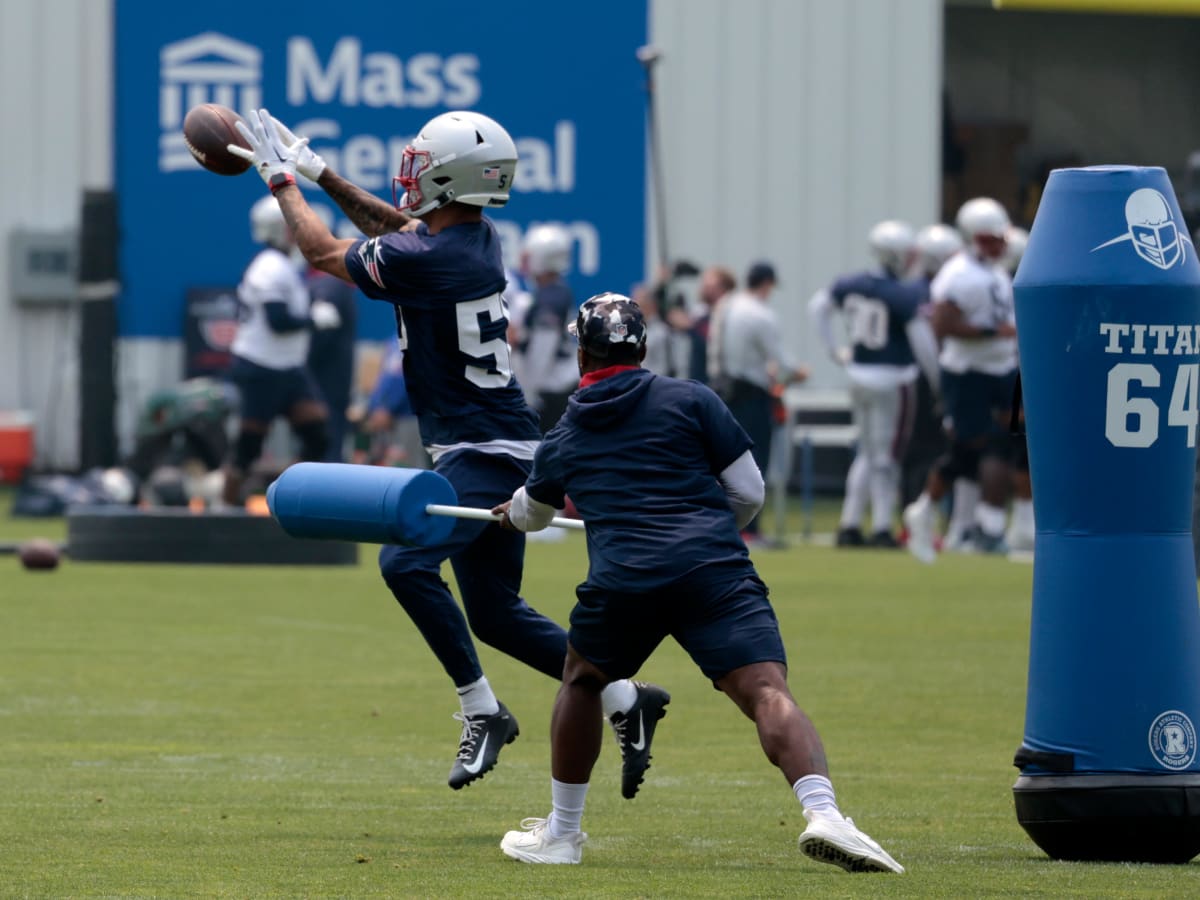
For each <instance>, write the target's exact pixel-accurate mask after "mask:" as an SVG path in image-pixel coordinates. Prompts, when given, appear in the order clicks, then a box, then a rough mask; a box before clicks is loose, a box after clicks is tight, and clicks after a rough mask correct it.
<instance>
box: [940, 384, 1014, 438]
mask: <svg viewBox="0 0 1200 900" xmlns="http://www.w3.org/2000/svg"><path fill="white" fill-rule="evenodd" d="M1016 381H1017V370H1016V369H1013V371H1011V372H1009V373H1008V374H1006V375H988V374H986V373H984V372H962V373H955V372H947V371H945V370H943V371H942V395H943V397H944V398H945V402H946V415H947V416H948V417H949V419H950V425H951V427H952V428H953V429H954V439H955V440H956V441H962V442H963V443H971V442H972V441H976V440H978V439H980V438H994V437H997V436H1003V435H1006V434H1007V433H1008V420H1009V416H1010V415H1011V414H1012V403H1013V388H1014V386H1015V385H1016Z"/></svg>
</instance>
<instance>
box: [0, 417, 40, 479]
mask: <svg viewBox="0 0 1200 900" xmlns="http://www.w3.org/2000/svg"><path fill="white" fill-rule="evenodd" d="M31 465H33V414H32V413H28V412H21V411H15V412H0V482H4V483H6V484H16V483H17V482H19V481H20V480H21V476H22V475H24V474H25V470H26V469H28V468H29V467H30V466H31Z"/></svg>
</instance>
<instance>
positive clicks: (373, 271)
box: [358, 238, 384, 288]
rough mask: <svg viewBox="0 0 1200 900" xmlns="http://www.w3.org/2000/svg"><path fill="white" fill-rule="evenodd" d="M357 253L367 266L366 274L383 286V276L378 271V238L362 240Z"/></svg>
mask: <svg viewBox="0 0 1200 900" xmlns="http://www.w3.org/2000/svg"><path fill="white" fill-rule="evenodd" d="M358 255H359V256H360V257H362V261H363V265H364V266H366V267H367V274H368V275H370V276H371V280H372V281H373V282H375V283H376V284H377V285H379V287H380V288H383V287H384V283H383V276H382V275H381V274H380V273H379V238H371V239H370V240H369V241H363V242H362V244H360V245H359V247H358Z"/></svg>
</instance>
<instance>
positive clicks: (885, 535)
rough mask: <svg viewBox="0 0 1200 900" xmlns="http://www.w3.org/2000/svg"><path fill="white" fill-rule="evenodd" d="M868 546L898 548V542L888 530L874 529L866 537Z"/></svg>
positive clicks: (888, 548)
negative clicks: (872, 532) (874, 530)
mask: <svg viewBox="0 0 1200 900" xmlns="http://www.w3.org/2000/svg"><path fill="white" fill-rule="evenodd" d="M867 546H868V547H877V548H878V547H882V548H884V549H887V550H899V549H900V542H899V541H898V540H896V537H895V535H893V534H892V533H891V532H890V531H876V532H875V533H874V534H872V535H871V536H870V537H869V538H867Z"/></svg>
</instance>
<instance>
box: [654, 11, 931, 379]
mask: <svg viewBox="0 0 1200 900" xmlns="http://www.w3.org/2000/svg"><path fill="white" fill-rule="evenodd" d="M650 34H651V40H652V41H653V43H654V44H655V45H656V46H657V47H658V48H659V49H661V50H662V54H663V55H662V58H661V60H660V62H659V63H658V64H657V66H656V67H655V77H656V85H657V90H656V103H657V107H658V119H659V133H660V135H661V137H662V146H661V153H662V160H663V170H664V175H663V180H664V187H665V201H664V206H665V208H666V220H667V244H668V248H669V251H670V255H671V256H672V257H673V258H680V257H686V258H689V259H692V260H693V261H695V262H697V263H698V264H700V265H705V264H710V263H722V264H725V265H728V266H730V267H732V268H733V269H734V271H735V272H736V273H737V274H738V275H739V276H741V275H742V274H743V273H744V272H745V270H746V268H747V266H748V264H749V263H751V262H752V261H754V260H756V259H763V258H765V259H768V260H771V261H772V262H774V264H775V266H776V269H777V271H778V274H779V279H780V287H779V291H778V294H777V296H776V298H775V301H774V302H775V305H776V308H777V309H778V310H779V313H780V316H781V318H782V319H783V321H784V323H785V329H786V331H785V339H786V341H787V343H788V345H789V346H790V347H791V348H793V349H794V351H795V352H796V354H797V355H798V356H799V357H801V358H802V359H804V360H806V361H808V362H809V363H810V364H811V365H812V366H813V368H814V377H813V379H812V384H814V385H818V386H822V385H824V386H832V385H840V384H841V383H842V376H841V373H840V372H839V371H838V370H837V368H836V367H835V366H834V365H833V364H832V362H830V361H829V360H828V359H826V358H825V356H824V354H823V353H822V352H820V351H819V344H818V342H817V340H816V338H815V336H814V335H810V334H809V328H808V325H807V317H806V313H805V307H806V305H807V302H808V298H809V297H810V296H811V295H812V293H813V292H814V291H815V290H816V289H817V288H819V287H821V286H822V285H824V284H827V283H828V282H829V281H830V280H832V278H833V277H835V276H836V275H838V274H841V273H842V272H845V271H848V270H850V269H854V268H859V267H863V266H865V265H866V264H867V263H868V261H869V260H868V257H867V254H866V248H865V243H866V233H867V231H868V229H869V228H870V227H871V225H873V224H874V223H875V222H877V221H879V220H881V219H884V218H893V217H895V218H901V219H905V220H907V221H909V222H912V223H913V224H914V225H916V226H920V225H924V224H927V223H929V222H932V221H934V220H935V216H936V211H937V209H938V207H939V195H940V180H941V179H940V151H941V100H940V96H941V95H940V90H941V77H942V76H941V72H942V0H652V5H651V20H650ZM648 234H649V241H650V246H649V250H648V259H650V260H654V259H656V258H657V250H656V247H655V240H656V238H655V229H654V228H650V229H648Z"/></svg>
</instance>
